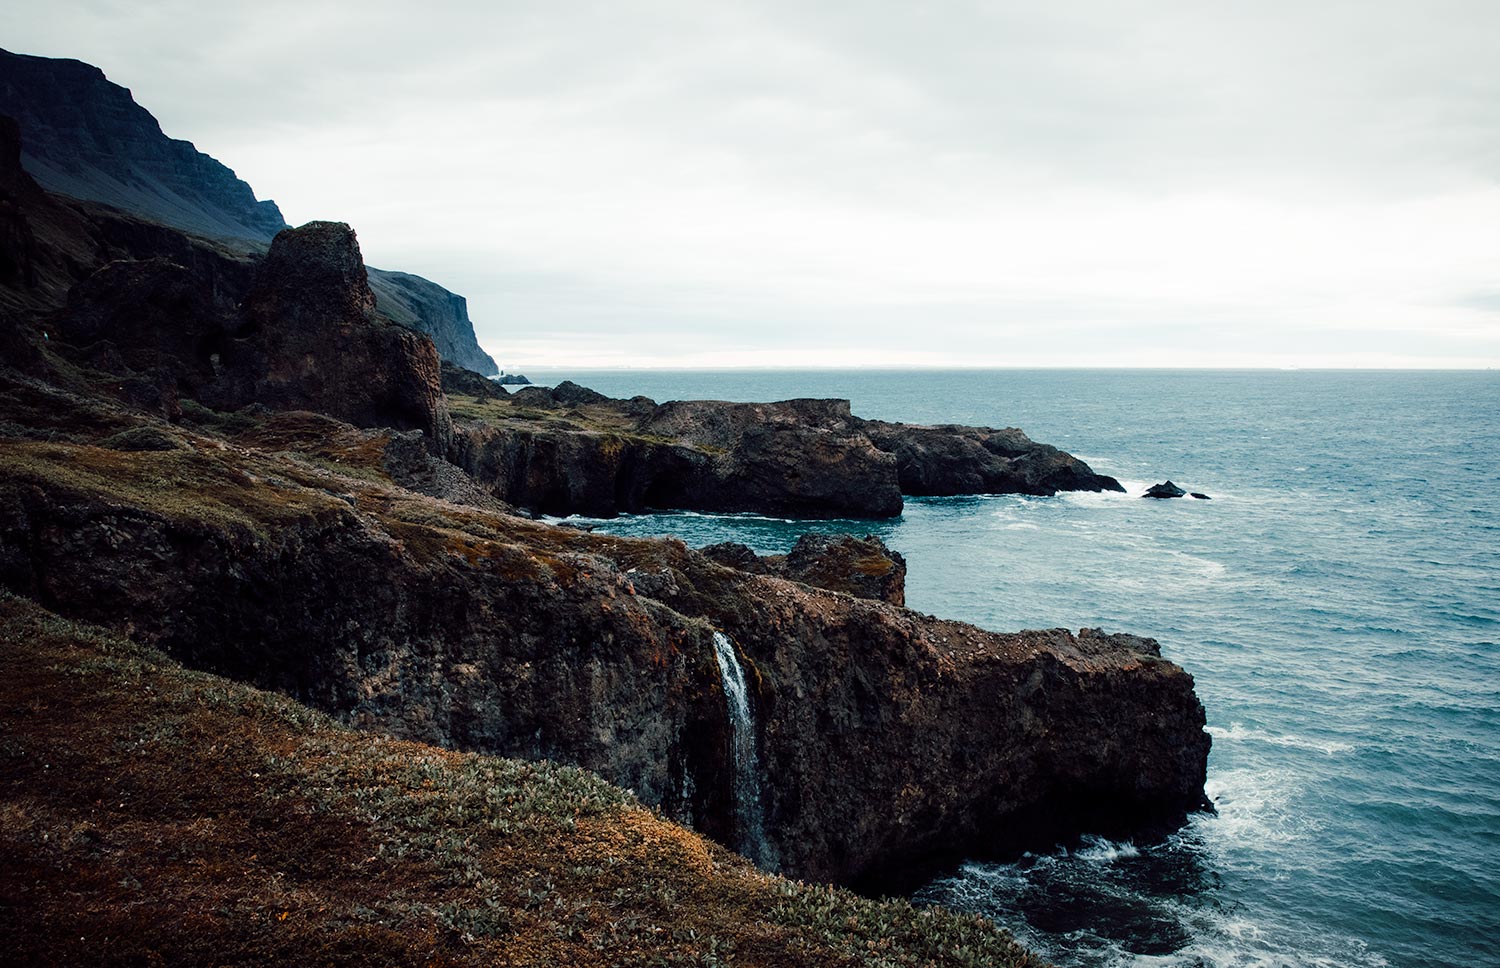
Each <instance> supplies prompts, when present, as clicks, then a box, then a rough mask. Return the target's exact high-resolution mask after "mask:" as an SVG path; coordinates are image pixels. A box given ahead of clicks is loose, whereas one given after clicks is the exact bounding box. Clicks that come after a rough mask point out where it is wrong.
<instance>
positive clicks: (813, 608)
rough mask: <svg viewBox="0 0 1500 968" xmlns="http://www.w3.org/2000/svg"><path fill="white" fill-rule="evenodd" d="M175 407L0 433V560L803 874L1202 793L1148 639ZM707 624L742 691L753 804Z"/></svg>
mask: <svg viewBox="0 0 1500 968" xmlns="http://www.w3.org/2000/svg"><path fill="white" fill-rule="evenodd" d="M173 433H174V434H175V435H176V436H178V437H180V438H181V439H182V440H183V442H184V444H185V446H183V447H181V448H176V447H173V448H170V449H162V450H156V449H152V450H143V451H120V450H115V449H105V448H102V447H99V446H93V445H90V444H87V443H85V442H84V441H83V438H81V437H76V438H75V440H76V442H73V443H67V442H63V441H60V440H58V441H53V442H25V441H11V442H8V443H7V446H6V447H4V448H0V584H3V585H4V586H5V587H6V588H8V589H11V590H13V591H15V592H17V593H19V594H22V595H25V596H27V597H31V598H34V599H36V600H37V601H39V602H41V603H42V604H43V605H45V606H46V607H48V608H50V609H52V610H54V611H57V612H59V613H61V614H64V615H68V616H72V617H77V618H82V619H87V620H89V621H95V622H99V623H102V624H105V625H109V626H112V627H114V628H129V629H130V630H131V632H132V634H133V635H135V636H137V637H138V638H141V639H142V640H145V641H149V642H153V643H156V644H159V645H161V646H162V647H164V648H166V649H167V650H169V651H171V652H172V653H173V654H175V655H178V656H181V657H182V658H184V659H185V660H186V661H188V662H189V663H191V664H193V665H197V666H200V667H205V668H209V669H213V670H217V671H221V672H224V673H226V674H229V675H232V676H235V677H237V678H242V679H246V680H249V681H253V682H257V683H260V684H262V685H268V686H274V687H277V688H280V689H283V690H287V691H289V692H291V693H292V694H293V695H295V696H297V697H299V698H302V699H304V700H306V701H308V702H311V703H313V704H314V705H317V706H320V707H322V708H325V709H328V710H330V711H333V712H335V713H337V714H338V715H339V716H341V717H343V718H345V719H346V720H348V721H350V722H354V723H358V724H362V725H365V726H368V727H371V728H376V729H380V730H384V731H388V732H392V733H395V734H397V735H400V736H406V737H411V738H418V739H422V740H426V741H429V742H435V743H438V744H441V745H444V746H449V747H453V748H459V749H474V750H481V751H486V752H495V753H502V754H505V755H512V756H520V757H525V758H546V759H551V760H555V761H558V762H563V763H574V764H578V765H581V766H584V767H587V768H588V769H591V770H594V771H596V772H598V773H600V774H601V775H603V776H605V777H606V778H609V779H611V780H612V781H614V782H616V783H619V784H621V785H622V786H626V787H629V788H630V789H632V790H634V791H636V793H637V794H638V795H639V796H640V797H641V798H642V799H643V800H645V801H646V802H648V803H652V804H657V805H659V806H661V808H662V809H663V810H664V811H665V812H666V813H667V814H668V815H669V816H672V817H674V818H678V819H681V820H684V821H687V822H690V823H691V824H693V825H694V826H695V827H697V828H698V829H700V830H703V831H705V832H707V833H709V834H711V835H713V836H715V837H716V838H718V839H720V840H722V841H724V842H726V843H729V844H731V845H735V846H737V847H740V848H741V849H744V850H746V851H748V852H751V853H753V854H754V855H757V856H759V857H760V858H761V859H762V860H763V862H764V863H766V864H767V865H768V866H772V867H777V868H779V869H781V870H784V871H787V872H789V873H792V874H795V875H797V876H799V877H804V878H812V879H819V880H832V881H839V882H851V883H867V884H875V883H881V882H884V881H885V880H886V879H887V878H899V877H901V876H903V875H912V874H914V873H918V872H922V871H927V870H930V869H931V867H932V865H933V864H935V863H939V862H942V861H945V860H948V859H951V858H956V857H958V856H959V855H961V854H976V853H979V854H982V853H986V852H989V851H991V850H1008V849H1015V848H1017V847H1020V846H1025V845H1032V844H1037V843H1043V844H1045V843H1050V842H1051V838H1053V837H1056V836H1060V835H1064V834H1066V833H1068V832H1071V831H1076V830H1080V829H1088V830H1095V831H1099V832H1104V833H1114V834H1120V835H1124V834H1128V833H1131V832H1138V831H1140V830H1141V829H1143V828H1148V827H1155V826H1159V825H1170V824H1172V823H1175V822H1177V821H1180V820H1181V819H1182V817H1183V815H1184V813H1185V812H1186V811H1190V810H1194V809H1198V808H1199V807H1201V806H1203V805H1204V801H1203V793H1202V788H1203V779H1204V764H1205V758H1206V754H1207V749H1208V739H1209V738H1208V735H1207V734H1206V733H1205V732H1204V731H1203V723H1204V718H1203V711H1202V708H1201V706H1200V705H1199V704H1198V702H1197V700H1196V698H1195V697H1194V696H1193V691H1192V680H1191V678H1190V677H1189V676H1188V675H1187V674H1185V673H1184V672H1183V671H1182V670H1181V669H1179V668H1178V667H1177V666H1175V665H1173V664H1171V663H1170V662H1166V661H1164V660H1162V659H1161V658H1160V657H1159V656H1158V654H1157V650H1156V647H1155V645H1154V643H1151V642H1149V641H1146V640H1140V639H1135V638H1132V637H1129V636H1106V635H1103V634H1100V633H1094V632H1083V633H1080V634H1078V635H1073V634H1070V633H1068V632H1065V631H1061V630H1053V631H1043V632H1025V633H1017V634H1011V635H1003V634H997V633H992V632H985V631H981V630H979V629H977V628H973V627H972V626H967V625H962V624H960V623H954V622H943V621H939V620H936V619H933V618H930V617H926V616H922V615H918V614H916V613H913V612H910V611H907V610H905V609H901V608H898V607H895V606H893V605H889V604H886V603H884V602H877V601H869V600H865V599H860V598H854V597H851V596H849V595H843V594H834V593H831V592H827V591H822V590H820V589H816V588H812V587H809V586H807V585H804V584H800V583H796V582H792V581H787V580H784V579H780V578H775V577H770V576H763V575H752V574H747V573H745V572H743V571H738V570H734V569H729V568H725V567H722V566H720V565H717V564H714V563H712V562H710V561H709V560H708V559H706V558H705V557H703V556H701V555H699V554H697V553H695V552H691V551H689V550H688V549H687V548H686V547H685V546H683V545H682V544H681V543H680V542H673V541H665V540H627V539H620V538H611V537H606V536H601V535H595V534H587V533H584V532H580V531H574V530H572V529H566V528H556V527H552V526H549V525H546V524H543V523H540V522H533V521H528V520H525V519H521V518H515V517H509V516H506V515H503V514H494V513H487V512H483V511H481V510H479V509H477V508H462V507H459V506H455V505H451V504H446V503H443V502H439V501H434V500H432V499H429V498H424V497H420V496H418V495H415V494H413V493H411V492H408V491H403V490H401V489H399V488H395V487H392V486H390V485H383V484H378V483H375V482H374V481H373V479H371V478H369V477H368V476H366V477H353V476H345V475H339V474H334V473H330V472H329V471H326V470H322V469H321V467H322V466H327V465H328V464H330V463H332V462H333V459H332V458H329V457H324V458H323V460H324V464H322V465H314V464H309V463H306V462H302V461H300V460H298V459H297V458H295V457H294V456H291V455H288V454H286V453H284V452H283V451H281V450H274V451H260V450H257V449H255V448H253V447H249V446H248V444H249V441H250V440H251V438H250V437H248V436H242V437H241V438H239V441H238V442H237V443H235V444H233V445H232V446H229V447H223V446H222V445H220V444H218V443H216V442H215V440H214V439H212V438H210V437H205V436H203V435H202V434H183V433H182V432H180V431H177V432H173ZM84 436H86V434H85V435H84ZM284 443H285V442H284V441H282V440H277V441H275V442H274V443H273V444H271V446H273V447H277V448H280V447H283V446H284ZM362 452H363V448H358V447H356V448H353V449H351V450H349V451H348V452H347V457H346V459H347V460H349V461H356V460H357V459H358V455H359V454H360V453H362ZM336 456H337V455H334V457H335V458H336ZM350 466H351V467H352V466H354V465H353V464H351V465H350ZM716 634H718V635H722V636H724V637H726V638H727V642H728V644H729V647H730V648H731V649H732V655H733V656H734V659H735V661H736V662H737V664H739V665H740V666H742V667H743V677H744V680H745V682H746V684H747V688H748V691H749V715H750V719H751V725H750V728H751V729H752V730H753V736H752V740H753V742H754V749H756V750H757V753H758V762H759V765H760V771H759V776H760V784H759V788H758V790H756V791H755V792H754V793H753V795H752V797H751V800H750V802H748V803H747V802H744V800H743V797H744V796H745V794H744V792H743V791H744V789H745V788H744V786H743V784H739V783H737V782H736V779H735V769H734V754H733V749H734V747H733V745H732V728H731V725H730V723H729V721H728V713H727V711H726V707H725V696H724V692H723V689H722V686H721V677H720V670H719V667H718V665H717V660H716V655H717V654H718V653H717V652H716V648H715V645H716ZM737 791H739V792H738V793H737ZM737 797H738V799H737ZM750 811H754V812H756V813H757V814H758V816H759V818H760V820H761V821H762V822H760V823H758V824H757V825H756V829H760V830H763V831H764V836H765V840H764V842H763V843H758V844H749V843H747V842H746V840H745V838H746V837H747V836H749V835H750V833H749V831H750V828H748V827H747V826H746V822H745V820H744V818H745V817H746V816H748V815H750V813H749V812H750Z"/></svg>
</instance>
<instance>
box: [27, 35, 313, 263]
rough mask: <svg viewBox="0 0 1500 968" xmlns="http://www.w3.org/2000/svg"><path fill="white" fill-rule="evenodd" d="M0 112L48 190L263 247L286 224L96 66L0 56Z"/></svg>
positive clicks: (272, 208) (267, 204)
mask: <svg viewBox="0 0 1500 968" xmlns="http://www.w3.org/2000/svg"><path fill="white" fill-rule="evenodd" d="M0 114H7V115H10V116H11V117H14V118H15V119H16V120H17V121H19V122H20V124H21V131H22V136H23V139H24V163H25V165H26V169H27V171H29V172H31V173H32V175H34V176H35V177H36V179H37V181H39V182H40V183H41V184H42V186H43V187H45V188H47V189H48V190H49V191H54V192H60V193H62V194H64V195H71V196H72V197H74V198H84V199H89V200H92V201H100V202H104V203H106V204H109V205H114V206H116V207H118V208H121V209H124V210H125V211H128V212H134V213H137V214H139V215H143V216H145V217H147V218H152V219H156V220H158V221H161V222H165V223H166V224H168V225H174V226H177V227H179V228H182V229H186V230H188V231H191V232H196V233H198V234H201V235H207V236H210V237H214V238H234V239H253V240H260V241H265V240H268V239H270V238H271V237H272V236H273V235H275V234H276V233H277V232H279V231H280V230H281V229H282V228H283V227H285V225H286V223H285V221H284V220H283V219H282V217H281V211H280V210H279V209H278V208H277V207H276V203H275V202H270V201H264V202H262V201H257V200H256V198H255V193H254V192H253V191H252V190H251V188H250V186H249V185H247V184H245V183H244V182H243V181H241V180H240V179H238V178H236V177H235V174H234V172H233V171H231V170H230V169H229V168H227V167H225V166H224V165H222V164H220V163H219V162H217V161H215V160H214V159H213V158H210V157H209V156H208V155H205V154H203V153H202V152H201V151H198V150H197V149H196V148H194V147H193V145H192V144H191V143H190V142H187V141H177V140H174V139H171V138H168V137H167V136H166V135H164V134H163V133H162V130H161V126H160V125H159V124H157V121H156V119H155V118H154V117H152V116H151V114H150V112H148V111H147V110H146V109H145V108H143V107H141V106H140V105H138V104H136V103H135V100H134V99H133V98H131V96H130V92H129V91H128V90H126V89H125V88H123V87H121V86H120V85H118V84H113V83H111V82H110V81H108V80H106V79H105V77H104V72H103V71H101V70H99V68H97V67H93V66H91V65H89V64H85V63H82V62H81V61H75V60H55V59H52V58H48V57H29V56H26V55H23V54H12V53H10V52H8V51H0Z"/></svg>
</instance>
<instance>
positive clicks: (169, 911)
mask: <svg viewBox="0 0 1500 968" xmlns="http://www.w3.org/2000/svg"><path fill="white" fill-rule="evenodd" d="M0 649H3V654H4V655H5V657H6V659H7V668H8V670H9V672H8V673H7V676H6V677H5V678H4V679H3V680H0V897H5V898H6V899H7V900H6V903H5V904H4V905H3V906H0V938H4V939H5V941H6V944H7V947H8V951H7V957H8V958H10V959H13V960H14V961H15V962H16V963H27V964H43V963H46V964H79V965H81V964H89V965H116V964H118V965H124V964H173V965H199V964H201V965H210V964H211V965H250V964H266V963H272V962H276V963H287V964H306V965H351V966H352V965H410V964H442V965H469V964H476V965H477V964H499V965H557V964H570V965H571V964H577V965H617V964H618V965H716V964H724V965H728V964H743V965H808V966H814V965H816V966H827V965H889V966H896V965H975V966H978V965H984V966H1039V965H1040V964H1041V963H1040V962H1039V961H1037V960H1036V959H1035V958H1034V957H1033V956H1031V955H1029V954H1027V953H1025V952H1024V951H1022V950H1021V949H1019V948H1018V947H1017V946H1016V945H1015V944H1014V942H1013V941H1012V940H1011V939H1010V938H1009V936H1008V935H1006V934H1005V932H1003V931H1001V930H999V929H997V928H995V927H994V926H993V925H991V924H990V923H988V922H986V921H984V920H982V919H978V918H974V917H968V916H961V915H957V914H952V913H948V912H944V911H941V910H936V909H930V908H915V907H912V906H911V905H909V904H907V903H905V902H889V901H886V902H879V901H871V900H867V899H864V898H860V897H857V896H855V895H853V894H850V893H848V892H846V891H842V890H837V889H830V888H824V887H815V886H810V885H804V884H799V883H794V882H790V881H786V880H783V879H780V878H776V877H772V876H769V875H766V874H763V873H761V872H759V871H757V870H755V869H754V868H753V867H751V866H750V865H749V864H748V863H746V862H745V861H743V860H741V859H740V858H738V857H736V856H735V855H733V854H730V853H729V852H727V851H725V850H723V849H722V848H720V847H718V846H716V845H714V844H712V843H710V842H708V841H706V840H704V839H702V838H701V837H699V836H697V835H696V834H693V833H691V832H690V831H688V830H685V829H684V828H682V827H679V826H677V825H675V824H673V823H670V822H668V821H666V820H664V819H663V818H662V817H660V816H659V815H657V814H655V813H653V812H651V811H649V810H646V809H645V808H643V807H642V806H640V805H639V804H638V803H637V802H636V801H635V800H634V799H633V798H632V797H630V796H629V795H628V794H626V793H624V792H623V791H621V790H619V789H617V788H615V787H613V786H610V785H609V784H607V783H605V782H604V781H603V780H601V779H599V778H598V777H595V776H593V775H591V774H589V773H586V772H584V771H581V770H578V769H573V768H568V767H559V766H555V765H552V764H548V763H527V762H521V761H516V760H506V759H499V758H493V757H485V756H476V755H472V754H463V753H455V752H450V751H447V750H442V749H437V748H433V747H428V746H423V745H420V744H415V743H407V742H400V741H396V740H391V739H384V738H379V737H375V736H370V735H365V734H361V733H359V732H356V731H353V730H350V729H348V728H346V727H344V726H341V725H340V724H338V723H336V722H335V721H333V720H331V719H329V718H328V717H325V716H323V715H321V714H318V713H315V712H312V711H310V710H308V709H306V708H305V707H302V706H300V705H298V704H297V703H295V702H293V701H291V700H289V699H286V698H284V697H280V696H277V695H274V694H269V693H264V692H260V691H257V690H254V689H251V688H249V687H246V686H242V685H239V684H236V683H233V682H230V681H227V680H224V679H220V678H218V677H215V676H211V675H207V674H203V673H198V672H192V671H188V670H185V669H183V668H182V667H181V666H178V665H177V664H175V663H174V662H172V661H171V660H169V659H167V658H165V657H164V656H162V655H160V654H159V653H156V652H154V651H152V650H150V649H148V648H144V647H142V646H139V645H137V644H134V643H132V642H130V641H129V640H127V639H124V638H121V637H119V636H117V635H114V634H112V633H109V632H106V631H104V630H101V629H97V628H93V627H89V626H83V625H79V624H76V623H72V622H68V621H65V620H62V619H60V618H57V617H56V616H54V615H52V614H50V613H48V612H46V611H44V610H42V609H41V608H40V607H39V606H37V605H35V604H32V603H30V602H28V601H25V600H23V599H19V598H15V597H12V596H9V595H3V594H0Z"/></svg>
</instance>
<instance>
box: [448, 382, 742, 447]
mask: <svg viewBox="0 0 1500 968" xmlns="http://www.w3.org/2000/svg"><path fill="white" fill-rule="evenodd" d="M448 412H449V413H451V414H452V415H453V416H454V418H455V419H458V420H482V421H484V422H485V423H488V424H490V425H491V426H495V427H501V428H505V429H509V430H521V431H538V430H550V431H567V432H572V433H584V434H595V435H599V436H601V437H604V438H606V441H607V442H608V443H612V444H614V445H616V446H621V447H623V446H624V445H625V444H627V443H634V444H652V445H657V446H664V447H684V448H688V449H691V450H699V451H703V452H704V453H710V454H722V453H725V451H724V450H723V448H710V447H703V446H700V445H697V444H692V443H688V442H687V441H683V440H678V439H676V438H673V437H665V436H662V435H660V434H643V433H640V432H639V431H638V430H637V429H636V427H637V423H638V421H637V418H635V417H633V416H631V415H630V414H629V413H626V412H625V411H623V410H621V409H619V408H617V407H614V406H611V405H609V404H585V405H583V406H577V407H569V408H568V409H566V410H555V411H549V410H538V409H536V408H534V407H528V406H525V405H523V404H519V403H517V402H515V401H514V400H512V399H510V398H508V397H496V398H491V399H487V400H481V399H479V398H478V397H472V396H465V395H463V394H456V393H450V394H448Z"/></svg>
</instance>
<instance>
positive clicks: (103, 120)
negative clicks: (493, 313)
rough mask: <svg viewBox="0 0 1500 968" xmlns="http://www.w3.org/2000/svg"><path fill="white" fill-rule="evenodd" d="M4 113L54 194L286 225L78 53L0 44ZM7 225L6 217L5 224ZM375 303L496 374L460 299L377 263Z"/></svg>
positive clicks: (218, 232) (175, 220)
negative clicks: (18, 50) (73, 56)
mask: <svg viewBox="0 0 1500 968" xmlns="http://www.w3.org/2000/svg"><path fill="white" fill-rule="evenodd" d="M0 115H9V116H10V117H13V118H15V119H16V120H17V121H18V122H19V123H20V129H21V141H22V161H23V163H24V165H25V167H26V170H27V171H28V172H30V173H31V175H32V176H34V177H35V178H36V180H37V181H38V182H39V183H40V184H41V186H42V187H43V188H45V189H47V190H48V191H52V192H58V193H61V194H63V195H67V196H70V197H72V198H77V199H84V200H88V201H95V202H103V203H104V204H106V205H111V206H114V207H116V208H118V209H121V210H123V211H125V212H128V213H131V214H133V215H136V216H138V217H141V218H145V219H149V220H152V221H156V222H160V223H162V224H164V225H169V226H172V227H174V228H177V229H181V230H183V231H186V232H191V233H193V234H196V235H201V236H204V237H206V238H210V239H225V240H238V245H237V248H239V249H240V250H241V251H243V252H247V253H259V252H261V251H263V250H264V246H265V244H266V243H268V242H269V241H270V240H271V239H272V238H273V237H274V236H275V235H276V233H278V232H280V231H281V230H282V229H284V228H286V227H287V225H286V222H285V220H284V219H283V218H282V216H281V211H280V210H279V209H278V208H277V207H276V203H275V202H270V201H257V200H256V198H255V193H254V191H253V190H252V189H251V188H250V186H249V185H248V184H246V183H245V182H243V181H241V180H240V179H239V178H237V177H236V176H235V174H234V172H233V171H231V170H230V169H229V168H227V167H225V166H224V165H223V164H221V163H219V162H218V161H216V160H214V159H213V158H211V157H209V156H208V155H206V154H204V153H203V152H201V151H198V150H197V149H196V148H195V147H194V146H193V145H192V144H191V143H190V142H187V141H179V140H175V139H172V138H168V137H167V136H166V135H165V134H163V133H162V130H161V126H160V124H158V123H157V120H156V118H154V117H152V116H151V114H150V112H148V111H147V110H146V109H145V108H143V107H141V106H140V105H138V104H136V103H135V100H134V99H133V98H132V97H131V95H130V91H128V90H126V89H125V88H123V87H121V86H119V85H118V84H114V83H111V82H110V81H109V80H107V79H106V78H105V76H104V73H103V72H102V71H100V70H99V69H98V68H97V67H93V66H91V65H89V64H84V63H82V62H80V61H75V60H59V59H53V58H48V57H31V56H27V55H23V54H12V53H10V52H8V51H3V50H0ZM0 231H3V224H0ZM370 285H371V288H372V289H373V291H374V292H375V297H376V310H377V312H379V313H381V314H382V315H384V316H386V317H387V318H388V319H390V320H392V321H394V322H396V323H399V324H401V325H403V326H408V327H411V328H412V329H415V330H417V331H419V332H422V333H425V334H427V335H428V336H429V337H431V338H432V341H433V343H434V344H435V345H436V346H437V349H438V353H439V354H440V355H442V357H443V358H444V359H448V360H451V361H453V362H455V363H457V364H459V365H460V366H465V367H468V368H469V369H471V370H476V371H478V372H480V373H482V374H485V375H492V374H495V373H498V372H499V368H498V367H497V366H496V365H495V361H494V360H493V359H491V358H490V356H489V354H487V353H485V352H484V350H482V349H480V347H479V343H478V341H477V340H476V339H475V336H474V326H473V324H472V323H471V322H470V321H469V313H468V306H467V303H466V302H465V300H464V298H463V297H462V296H459V295H456V294H454V293H451V292H449V291H448V290H447V289H444V288H443V287H442V286H439V285H438V284H436V283H434V282H430V281H428V280H426V279H423V278H422V277H420V276H414V275H411V274H409V273H404V272H385V271H381V270H372V271H371V277H370Z"/></svg>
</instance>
